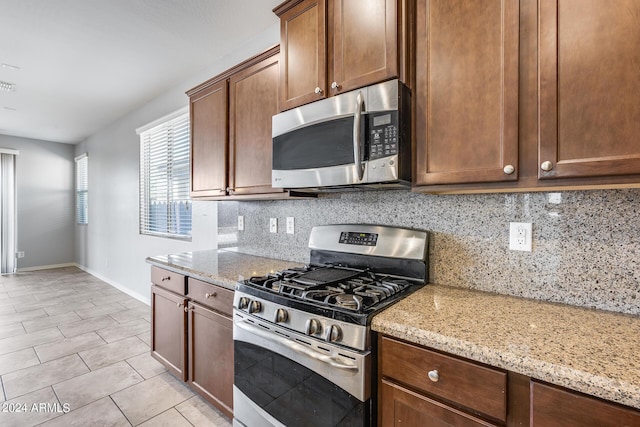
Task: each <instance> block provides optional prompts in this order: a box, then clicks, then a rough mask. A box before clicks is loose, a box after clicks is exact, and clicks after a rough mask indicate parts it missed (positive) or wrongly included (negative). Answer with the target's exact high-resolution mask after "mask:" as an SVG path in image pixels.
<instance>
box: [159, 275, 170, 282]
mask: <svg viewBox="0 0 640 427" xmlns="http://www.w3.org/2000/svg"><path fill="white" fill-rule="evenodd" d="M160 280H161V281H163V282H166V281H167V280H171V276H166V277H163V278H162V279H160Z"/></svg>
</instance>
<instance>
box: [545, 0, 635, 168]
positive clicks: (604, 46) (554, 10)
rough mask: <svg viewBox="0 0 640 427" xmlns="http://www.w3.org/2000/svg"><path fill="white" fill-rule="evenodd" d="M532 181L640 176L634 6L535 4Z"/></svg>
mask: <svg viewBox="0 0 640 427" xmlns="http://www.w3.org/2000/svg"><path fill="white" fill-rule="evenodd" d="M539 7H540V10H539V19H540V23H539V25H540V59H539V61H540V63H539V67H540V68H539V79H540V81H539V87H540V93H539V96H540V100H539V104H540V117H539V126H540V129H539V137H540V140H539V165H538V166H540V165H541V164H542V162H545V161H549V162H551V163H552V167H553V169H551V170H550V171H544V170H542V168H540V169H539V172H538V177H539V178H541V179H545V178H565V177H589V176H610V175H624V174H638V173H640V138H638V135H640V103H639V102H638V96H639V95H640V79H639V78H638V64H640V18H639V16H640V3H639V2H638V1H636V0H618V1H615V2H608V1H600V0H541V1H540V3H539Z"/></svg>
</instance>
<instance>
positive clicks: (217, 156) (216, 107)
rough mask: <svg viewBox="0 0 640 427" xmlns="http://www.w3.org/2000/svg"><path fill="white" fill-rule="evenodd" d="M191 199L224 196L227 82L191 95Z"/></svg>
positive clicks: (225, 186) (225, 180) (225, 181)
mask: <svg viewBox="0 0 640 427" xmlns="http://www.w3.org/2000/svg"><path fill="white" fill-rule="evenodd" d="M190 104H191V197H206V196H223V195H225V194H226V189H227V145H228V144H227V143H228V131H227V129H228V120H227V82H226V80H223V81H220V82H218V83H216V84H214V85H212V86H210V87H208V88H206V89H204V90H202V91H200V92H197V93H195V94H193V95H192V96H191V99H190Z"/></svg>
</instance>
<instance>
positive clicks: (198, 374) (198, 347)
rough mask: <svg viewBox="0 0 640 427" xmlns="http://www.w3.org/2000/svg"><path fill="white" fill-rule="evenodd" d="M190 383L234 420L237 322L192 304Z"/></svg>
mask: <svg viewBox="0 0 640 427" xmlns="http://www.w3.org/2000/svg"><path fill="white" fill-rule="evenodd" d="M189 332H190V334H189V383H190V385H191V386H192V387H193V388H194V389H195V390H196V391H197V392H198V393H200V394H201V395H202V396H204V397H205V398H206V399H207V400H208V401H209V402H211V403H212V404H213V405H215V406H216V407H217V408H219V409H220V410H221V411H222V412H223V413H224V414H225V415H226V416H228V417H229V418H232V417H233V322H232V320H231V319H230V318H228V317H226V316H223V315H221V314H218V313H216V312H214V311H212V310H209V309H207V308H205V307H202V306H200V305H198V304H194V303H192V302H190V303H189Z"/></svg>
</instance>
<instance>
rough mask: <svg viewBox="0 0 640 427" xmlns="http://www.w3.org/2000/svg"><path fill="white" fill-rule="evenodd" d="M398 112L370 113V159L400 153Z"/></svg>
mask: <svg viewBox="0 0 640 427" xmlns="http://www.w3.org/2000/svg"><path fill="white" fill-rule="evenodd" d="M398 133H399V130H398V113H397V112H395V111H394V112H387V113H375V114H370V115H369V159H370V160H375V159H380V158H382V157H389V156H394V155H396V154H398Z"/></svg>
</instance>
